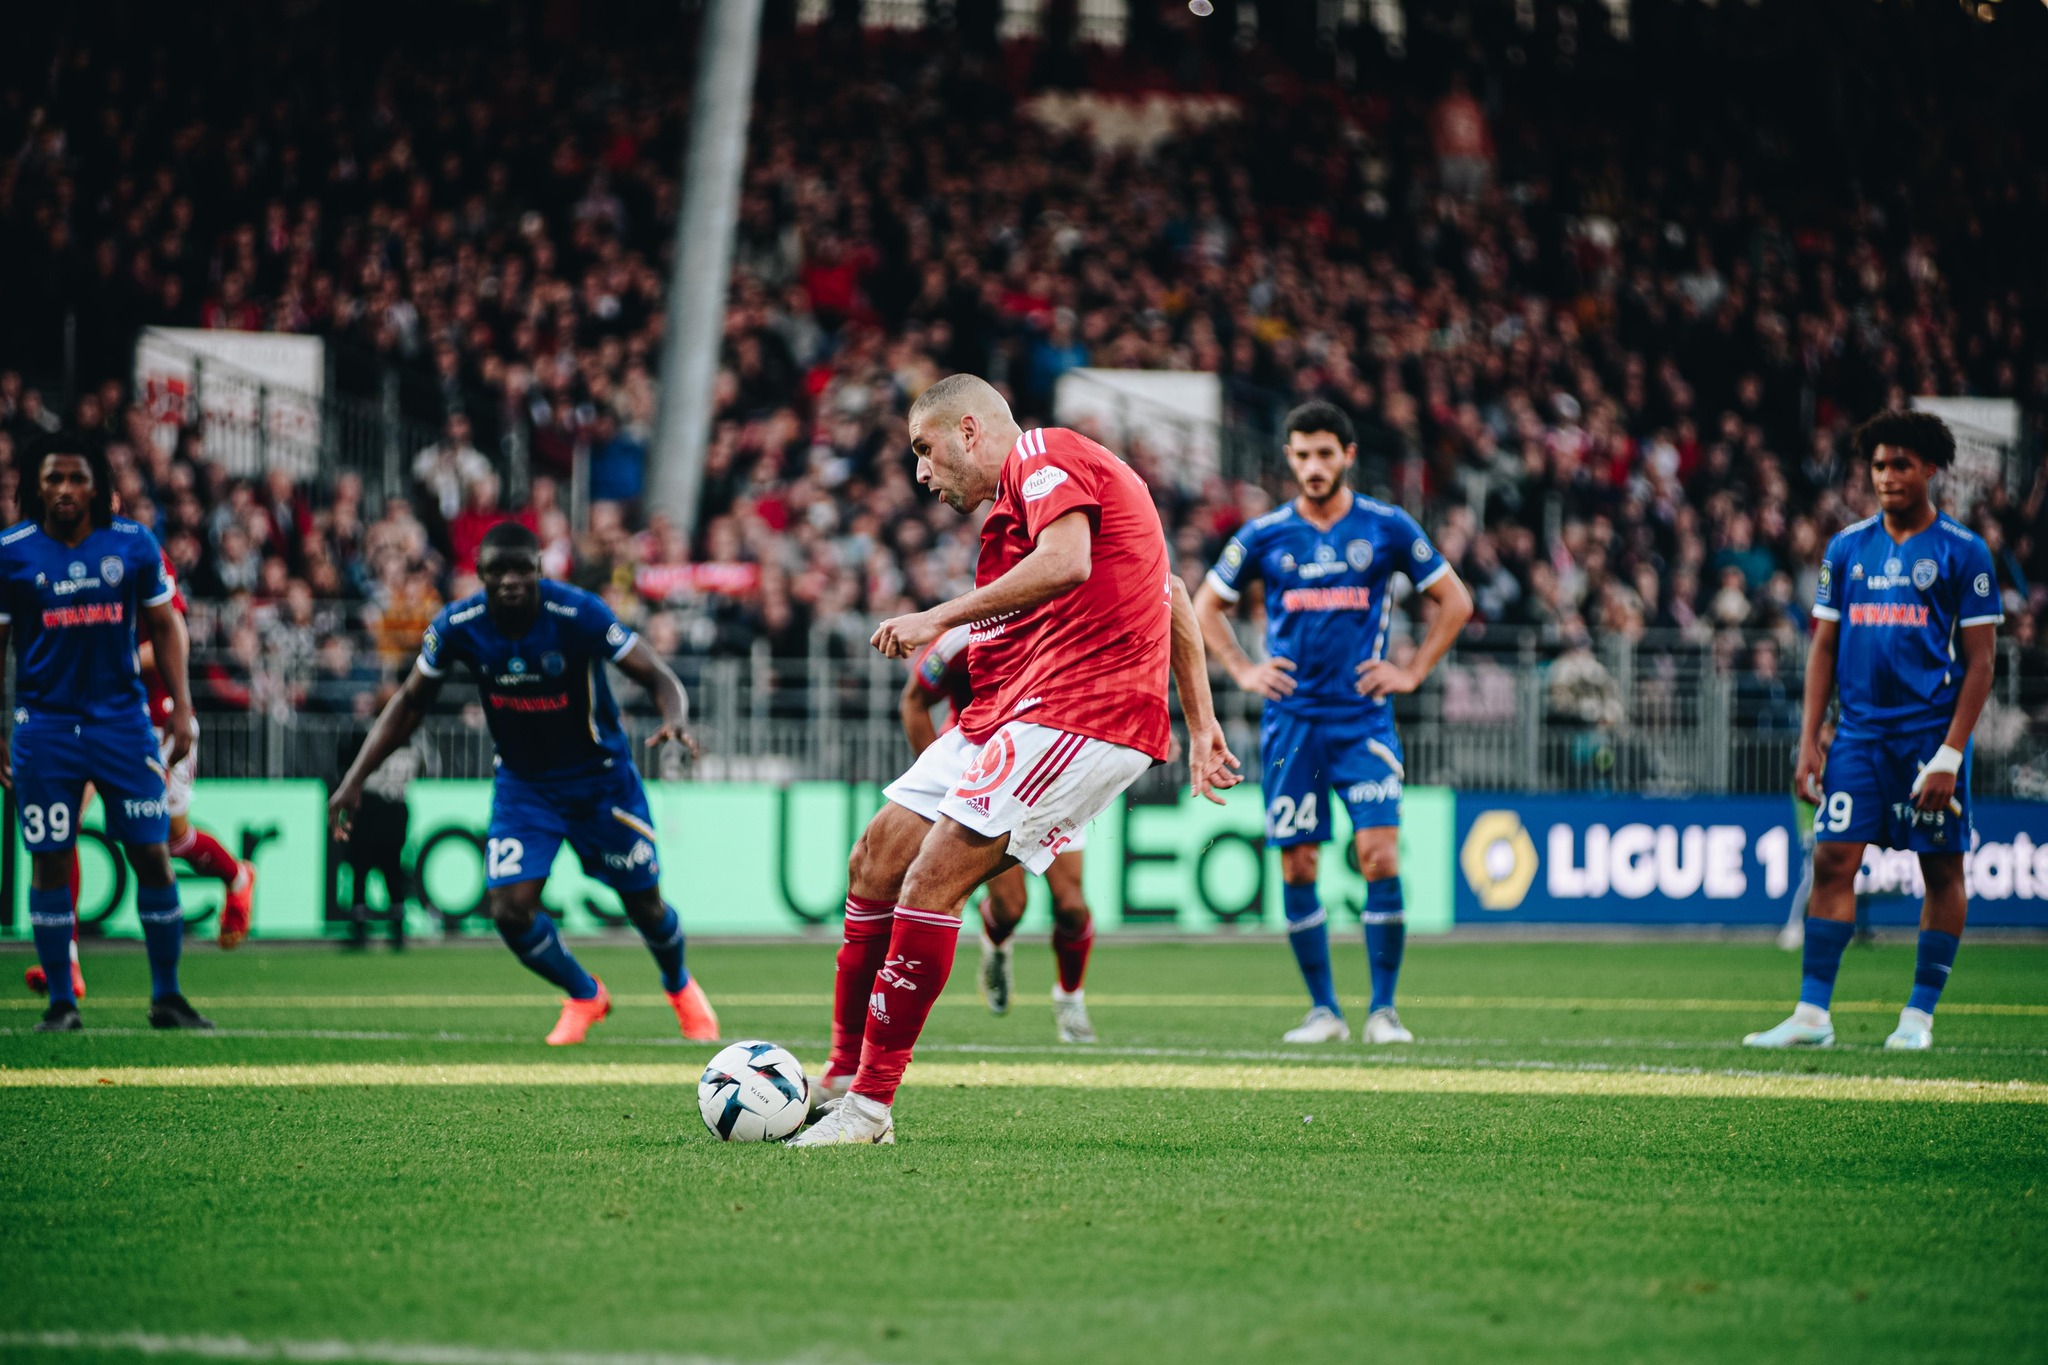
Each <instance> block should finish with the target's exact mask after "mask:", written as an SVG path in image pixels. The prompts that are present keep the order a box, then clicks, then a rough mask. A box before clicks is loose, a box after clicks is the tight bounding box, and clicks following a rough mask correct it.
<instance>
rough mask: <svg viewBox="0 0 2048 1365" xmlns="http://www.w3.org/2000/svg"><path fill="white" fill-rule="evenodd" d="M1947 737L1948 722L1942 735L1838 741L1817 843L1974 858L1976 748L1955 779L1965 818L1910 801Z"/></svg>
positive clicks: (1826, 775)
mask: <svg viewBox="0 0 2048 1365" xmlns="http://www.w3.org/2000/svg"><path fill="white" fill-rule="evenodd" d="M1947 733H1948V723H1947V722H1946V721H1944V722H1943V723H1942V725H1941V727H1940V728H1939V729H1934V730H1923V731H1919V732H1917V733H1909V734H1904V735H1884V736H1882V737H1878V738H1873V739H1847V738H1841V737H1838V738H1837V739H1836V740H1835V742H1834V745H1833V747H1831V748H1830V749H1829V750H1828V759H1827V768H1826V770H1825V771H1824V772H1823V773H1822V774H1821V780H1820V783H1821V790H1822V792H1823V793H1824V795H1823V797H1822V800H1821V803H1820V811H1819V813H1818V814H1816V815H1815V816H1814V817H1813V834H1814V837H1815V838H1816V839H1818V840H1820V841H1821V842H1823V843H1839V844H1876V845H1877V846H1878V847H1879V848H1891V849H1899V850H1902V851H1905V852H1910V853H1967V852H1969V851H1970V765H1971V755H1972V752H1973V751H1974V750H1975V748H1976V745H1975V744H1970V745H1966V746H1965V747H1964V749H1963V770H1962V772H1960V773H1958V774H1957V775H1956V804H1957V805H1959V806H1961V807H1962V808H1963V809H1962V814H1960V815H1958V814H1956V813H1955V812H1954V811H1949V810H1935V811H1923V810H1920V809H1918V808H1916V807H1915V805H1914V804H1913V801H1914V798H1913V796H1912V795H1911V793H1912V790H1913V779H1914V778H1915V777H1917V776H1918V775H1919V773H1920V765H1921V764H1923V763H1925V762H1926V761H1927V760H1928V759H1930V758H1933V757H1934V751H1935V750H1936V749H1939V748H1940V747H1941V742H1942V740H1943V738H1945V737H1946V735H1947Z"/></svg>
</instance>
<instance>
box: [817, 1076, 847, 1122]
mask: <svg viewBox="0 0 2048 1365" xmlns="http://www.w3.org/2000/svg"><path fill="white" fill-rule="evenodd" d="M852 1089H853V1073H852V1072H851V1071H847V1072H841V1073H838V1074H835V1073H833V1072H830V1071H827V1072H826V1073H825V1074H824V1075H822V1076H820V1077H818V1079H817V1080H815V1081H812V1082H811V1122H813V1123H815V1122H817V1121H818V1119H819V1117H820V1116H822V1115H825V1114H829V1113H831V1112H832V1111H833V1110H834V1109H837V1108H838V1107H839V1101H841V1100H843V1099H845V1098H846V1096H847V1093H848V1092H849V1091H851V1090H852Z"/></svg>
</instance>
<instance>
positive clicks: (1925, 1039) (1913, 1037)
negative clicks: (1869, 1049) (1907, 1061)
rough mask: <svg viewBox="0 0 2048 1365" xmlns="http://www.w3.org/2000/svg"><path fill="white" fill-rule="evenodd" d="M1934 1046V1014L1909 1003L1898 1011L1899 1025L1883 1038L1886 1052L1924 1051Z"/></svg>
mask: <svg viewBox="0 0 2048 1365" xmlns="http://www.w3.org/2000/svg"><path fill="white" fill-rule="evenodd" d="M1933 1046H1934V1016H1933V1015H1931V1014H1929V1013H1928V1012H1927V1011H1926V1010H1916V1009H1914V1008H1913V1007H1912V1006H1911V1005H1908V1006H1906V1008H1904V1009H1902V1010H1900V1011H1899V1026H1898V1027H1897V1028H1895V1029H1893V1030H1892V1036H1891V1037H1889V1038H1887V1039H1885V1040H1884V1050H1885V1051H1886V1052H1925V1051H1927V1049H1928V1048H1931V1047H1933Z"/></svg>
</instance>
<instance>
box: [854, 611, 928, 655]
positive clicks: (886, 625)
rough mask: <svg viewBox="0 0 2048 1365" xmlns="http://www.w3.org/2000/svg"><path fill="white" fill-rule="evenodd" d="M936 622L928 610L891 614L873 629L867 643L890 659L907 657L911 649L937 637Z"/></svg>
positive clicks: (926, 643)
mask: <svg viewBox="0 0 2048 1365" xmlns="http://www.w3.org/2000/svg"><path fill="white" fill-rule="evenodd" d="M940 634H941V632H940V630H939V627H938V623H937V622H936V621H934V620H933V619H932V614H931V613H930V612H928V611H917V612H912V613H911V614H910V615H908V616H892V617H890V618H889V619H888V620H886V621H884V622H882V624H881V625H880V626H878V627H876V629H875V633H874V635H873V636H872V637H870V638H869V640H868V643H869V644H871V645H873V646H874V647H875V648H876V649H879V650H880V651H882V653H884V654H886V655H888V656H889V657H890V658H892V659H907V658H909V657H910V654H911V651H913V650H916V649H920V648H922V647H923V646H925V645H928V644H930V643H931V642H932V641H934V640H936V639H938V638H939V635H940Z"/></svg>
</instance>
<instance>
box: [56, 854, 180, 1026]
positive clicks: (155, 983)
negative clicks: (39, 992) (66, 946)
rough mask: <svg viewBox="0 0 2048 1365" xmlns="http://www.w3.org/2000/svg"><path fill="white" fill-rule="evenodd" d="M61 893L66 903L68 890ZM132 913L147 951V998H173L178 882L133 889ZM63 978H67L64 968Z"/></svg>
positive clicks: (178, 931) (177, 943)
mask: <svg viewBox="0 0 2048 1365" xmlns="http://www.w3.org/2000/svg"><path fill="white" fill-rule="evenodd" d="M63 894H64V897H65V899H66V900H67V901H68V900H69V899H70V892H69V890H68V889H67V890H66V891H65V892H64V893H63ZM135 913H136V915H137V917H139V918H140V919H141V920H142V943H143V946H144V947H145V948H147V949H148V950H149V998H150V999H152V1000H161V999H163V998H164V997H165V996H167V995H176V994H177V993H178V955H179V954H180V953H182V952H183V951H184V950H185V916H184V913H183V912H182V911H181V910H179V908H178V883H177V882H176V881H175V880H173V881H171V882H170V883H168V884H167V885H164V886H138V887H136V888H135ZM46 970H47V969H46ZM65 975H66V976H69V975H70V968H69V967H68V966H67V967H66V968H65Z"/></svg>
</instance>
